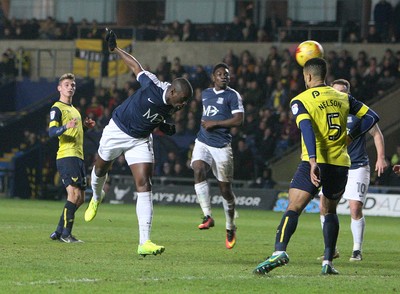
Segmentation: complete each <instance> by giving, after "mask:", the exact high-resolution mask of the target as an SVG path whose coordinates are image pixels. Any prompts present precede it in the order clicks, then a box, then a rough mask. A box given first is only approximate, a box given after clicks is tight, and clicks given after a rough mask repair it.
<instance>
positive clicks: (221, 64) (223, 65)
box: [212, 62, 229, 74]
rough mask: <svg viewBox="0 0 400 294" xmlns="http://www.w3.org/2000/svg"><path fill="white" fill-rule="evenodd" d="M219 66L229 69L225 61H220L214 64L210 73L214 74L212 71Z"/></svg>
mask: <svg viewBox="0 0 400 294" xmlns="http://www.w3.org/2000/svg"><path fill="white" fill-rule="evenodd" d="M221 67H223V68H225V69H227V70H229V66H228V65H227V64H226V63H224V62H220V63H217V64H216V65H215V66H214V68H213V71H212V73H213V74H214V73H215V72H216V71H217V69H219V68H221Z"/></svg>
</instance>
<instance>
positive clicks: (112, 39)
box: [106, 28, 117, 51]
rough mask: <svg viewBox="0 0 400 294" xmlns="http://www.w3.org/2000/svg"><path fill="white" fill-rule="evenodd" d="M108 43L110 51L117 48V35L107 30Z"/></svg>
mask: <svg viewBox="0 0 400 294" xmlns="http://www.w3.org/2000/svg"><path fill="white" fill-rule="evenodd" d="M106 32H107V34H106V41H107V43H108V48H109V49H110V51H114V49H115V47H117V35H116V34H115V33H114V32H113V31H112V30H109V29H108V28H106Z"/></svg>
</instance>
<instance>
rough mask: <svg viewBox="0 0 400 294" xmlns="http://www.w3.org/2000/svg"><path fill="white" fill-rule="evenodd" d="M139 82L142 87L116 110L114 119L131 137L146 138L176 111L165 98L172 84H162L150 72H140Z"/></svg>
mask: <svg viewBox="0 0 400 294" xmlns="http://www.w3.org/2000/svg"><path fill="white" fill-rule="evenodd" d="M137 80H138V81H139V83H140V85H141V87H140V88H139V89H138V90H137V91H136V92H135V93H134V94H133V95H131V96H130V97H128V98H127V99H126V100H125V101H124V102H123V103H122V104H121V105H119V106H118V107H117V108H116V109H115V110H114V112H113V115H112V119H113V120H114V122H115V124H116V125H117V126H118V127H119V128H120V129H121V130H122V131H123V132H124V133H126V134H128V135H129V136H132V137H134V138H146V137H148V136H149V135H150V134H151V133H152V132H153V130H154V129H155V128H156V127H158V126H159V124H160V123H162V122H163V121H165V120H166V119H168V118H170V117H171V115H172V114H173V113H174V111H175V109H174V107H173V106H172V105H168V104H167V102H166V97H165V96H166V91H167V88H168V86H169V85H170V83H167V82H160V81H159V80H158V79H157V77H156V76H155V75H154V74H152V73H150V72H148V71H142V72H140V73H139V74H138V76H137ZM138 110H139V111H138Z"/></svg>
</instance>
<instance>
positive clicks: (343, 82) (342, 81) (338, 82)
mask: <svg viewBox="0 0 400 294" xmlns="http://www.w3.org/2000/svg"><path fill="white" fill-rule="evenodd" d="M334 85H342V86H345V87H346V88H347V93H350V83H349V81H348V80H345V79H337V80H334V81H333V82H332V83H331V86H332V87H333V86H334Z"/></svg>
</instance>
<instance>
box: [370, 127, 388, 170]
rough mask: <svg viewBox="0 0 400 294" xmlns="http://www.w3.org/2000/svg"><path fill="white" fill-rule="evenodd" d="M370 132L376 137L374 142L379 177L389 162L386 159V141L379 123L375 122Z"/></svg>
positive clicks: (376, 168)
mask: <svg viewBox="0 0 400 294" xmlns="http://www.w3.org/2000/svg"><path fill="white" fill-rule="evenodd" d="M369 133H370V134H371V135H372V137H373V138H374V144H375V149H376V164H375V171H376V172H377V173H378V177H380V176H381V174H383V172H384V171H385V169H386V168H387V166H388V164H387V162H386V159H385V143H384V142H385V141H384V138H383V134H382V132H381V129H380V128H379V126H378V124H375V125H374V126H373V127H372V128H371V129H370V130H369Z"/></svg>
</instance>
